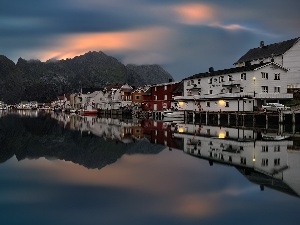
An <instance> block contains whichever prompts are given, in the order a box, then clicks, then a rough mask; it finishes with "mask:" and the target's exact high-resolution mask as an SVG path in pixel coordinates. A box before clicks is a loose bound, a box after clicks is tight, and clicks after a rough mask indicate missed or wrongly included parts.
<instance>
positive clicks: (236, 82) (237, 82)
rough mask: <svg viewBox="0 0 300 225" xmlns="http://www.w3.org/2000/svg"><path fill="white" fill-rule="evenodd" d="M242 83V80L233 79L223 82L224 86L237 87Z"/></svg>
mask: <svg viewBox="0 0 300 225" xmlns="http://www.w3.org/2000/svg"><path fill="white" fill-rule="evenodd" d="M240 85H241V81H240V80H231V81H226V82H224V83H223V84H222V87H237V86H240Z"/></svg>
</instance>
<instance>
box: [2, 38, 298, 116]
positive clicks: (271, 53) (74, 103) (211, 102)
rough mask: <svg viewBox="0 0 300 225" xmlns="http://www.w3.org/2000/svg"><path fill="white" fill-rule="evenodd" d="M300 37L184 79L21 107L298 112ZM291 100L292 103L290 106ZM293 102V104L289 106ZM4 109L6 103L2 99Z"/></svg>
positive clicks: (84, 92)
mask: <svg viewBox="0 0 300 225" xmlns="http://www.w3.org/2000/svg"><path fill="white" fill-rule="evenodd" d="M299 62H300V42H299V38H294V39H291V40H287V41H283V42H279V43H274V44H270V45H265V44H264V42H263V41H261V42H260V43H259V46H258V47H256V48H253V49H250V50H249V51H248V52H246V53H245V54H244V55H243V56H242V57H241V58H240V59H239V60H238V61H236V62H235V63H234V67H233V68H229V69H222V70H214V68H213V67H210V68H209V70H208V72H203V73H199V74H195V75H193V76H190V77H187V78H185V79H183V80H182V81H173V80H169V82H167V83H161V84H155V85H145V86H143V87H137V88H136V87H132V86H130V84H115V85H111V86H107V87H104V88H102V89H91V88H81V90H80V92H79V93H68V94H64V95H61V96H58V97H57V99H55V100H53V101H52V102H51V104H40V103H37V102H21V103H19V104H18V105H17V106H15V108H17V109H38V108H43V109H45V108H47V109H49V108H50V109H52V110H54V111H63V112H67V113H77V114H80V115H82V116H87V115H97V114H98V115H99V114H105V115H114V114H117V115H124V113H125V114H126V113H129V114H132V115H134V116H141V115H142V116H145V115H147V116H149V115H150V116H151V117H153V118H164V117H170V118H178V117H180V118H181V117H187V116H188V115H190V116H192V117H193V118H196V117H197V116H198V117H200V118H201V113H204V112H206V113H216V112H217V113H221V112H228V113H230V112H234V113H236V112H243V113H250V114H251V113H253V112H265V113H267V112H271V113H273V112H278V113H285V114H286V113H287V114H290V113H294V112H297V110H298V107H297V104H296V103H295V101H294V100H295V98H294V96H293V93H298V92H299V90H300V76H299V71H300V63H299ZM289 104H290V105H289ZM290 106H292V108H291V107H290ZM0 108H1V109H5V108H6V106H5V103H3V102H1V103H0Z"/></svg>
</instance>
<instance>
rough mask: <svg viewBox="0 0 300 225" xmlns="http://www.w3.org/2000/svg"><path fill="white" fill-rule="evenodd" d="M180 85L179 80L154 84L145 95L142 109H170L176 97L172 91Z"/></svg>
mask: <svg viewBox="0 0 300 225" xmlns="http://www.w3.org/2000/svg"><path fill="white" fill-rule="evenodd" d="M178 85H179V82H170V83H162V84H156V85H152V86H151V87H150V88H149V89H148V90H147V91H146V92H145V93H144V95H143V99H144V101H143V103H142V110H144V111H164V110H166V109H169V108H170V107H171V102H172V101H173V97H174V95H173V93H172V91H173V90H174V89H175V88H177V86H178Z"/></svg>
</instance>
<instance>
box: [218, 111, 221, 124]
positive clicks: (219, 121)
mask: <svg viewBox="0 0 300 225" xmlns="http://www.w3.org/2000/svg"><path fill="white" fill-rule="evenodd" d="M220 124H221V113H220V112H218V126H220Z"/></svg>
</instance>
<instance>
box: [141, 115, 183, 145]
mask: <svg viewBox="0 0 300 225" xmlns="http://www.w3.org/2000/svg"><path fill="white" fill-rule="evenodd" d="M142 127H143V130H144V135H145V136H146V137H147V138H148V139H149V141H150V142H151V143H154V144H160V145H165V146H168V147H169V148H177V149H181V141H180V142H178V140H177V139H175V138H174V137H173V133H172V126H171V125H170V124H169V123H166V122H163V121H155V120H143V121H142Z"/></svg>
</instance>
